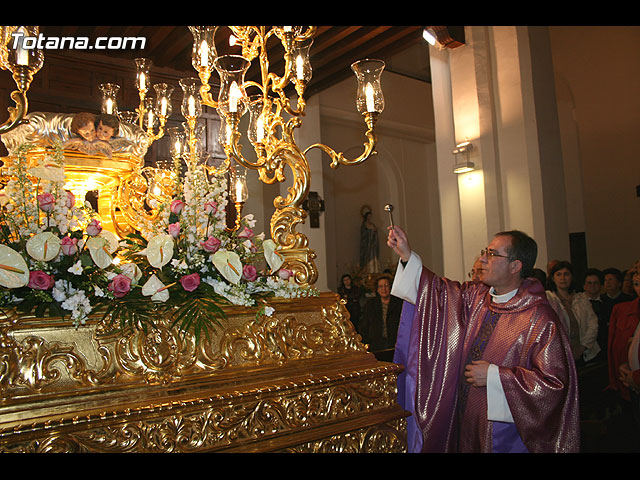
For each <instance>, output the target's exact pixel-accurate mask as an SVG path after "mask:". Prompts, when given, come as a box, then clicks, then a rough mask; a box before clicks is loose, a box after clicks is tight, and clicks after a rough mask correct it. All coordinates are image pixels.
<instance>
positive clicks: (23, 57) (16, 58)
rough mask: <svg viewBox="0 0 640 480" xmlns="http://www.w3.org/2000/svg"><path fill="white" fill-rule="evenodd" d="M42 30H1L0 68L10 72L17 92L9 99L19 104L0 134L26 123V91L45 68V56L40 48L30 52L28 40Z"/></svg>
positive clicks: (27, 106) (10, 108) (23, 27)
mask: <svg viewBox="0 0 640 480" xmlns="http://www.w3.org/2000/svg"><path fill="white" fill-rule="evenodd" d="M39 32H40V27H36V26H29V27H26V26H20V27H18V26H2V27H0V68H1V69H2V70H9V71H10V72H11V73H12V74H13V80H14V82H15V84H16V87H17V88H18V89H17V90H15V91H13V92H12V93H11V95H10V98H11V100H13V101H14V102H15V104H16V106H15V107H9V119H8V120H7V121H6V122H4V123H3V124H2V125H0V134H5V133H7V132H9V131H11V130H13V129H14V128H16V127H17V126H18V125H22V124H23V123H25V121H26V120H25V116H26V115H27V112H28V110H29V105H28V101H27V90H29V86H30V85H31V81H32V80H33V76H34V75H35V74H36V73H37V72H38V71H39V70H40V68H42V64H43V63H44V53H43V52H42V50H40V49H38V48H34V47H35V46H34V45H32V48H28V47H27V45H26V40H27V38H29V39H30V40H33V39H34V38H36V37H38V35H39Z"/></svg>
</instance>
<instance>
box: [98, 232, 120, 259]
mask: <svg viewBox="0 0 640 480" xmlns="http://www.w3.org/2000/svg"><path fill="white" fill-rule="evenodd" d="M98 237H102V238H104V239H105V240H106V241H107V251H108V252H109V253H110V254H111V255H113V254H114V253H116V250H118V247H119V240H118V237H117V236H116V234H115V233H113V232H110V231H109V230H104V229H103V230H102V231H101V232H100V233H99V234H98Z"/></svg>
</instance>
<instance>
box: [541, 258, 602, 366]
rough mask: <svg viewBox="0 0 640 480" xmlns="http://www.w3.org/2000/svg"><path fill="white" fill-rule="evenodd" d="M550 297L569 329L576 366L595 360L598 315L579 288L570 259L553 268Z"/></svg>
mask: <svg viewBox="0 0 640 480" xmlns="http://www.w3.org/2000/svg"><path fill="white" fill-rule="evenodd" d="M547 298H548V299H549V303H550V304H551V306H552V307H553V309H554V310H555V311H556V313H557V314H558V317H560V320H561V321H562V323H563V324H564V326H565V328H566V329H567V334H568V337H569V343H570V344H571V351H572V352H573V358H574V360H575V361H576V365H578V366H580V365H583V364H584V363H586V362H588V361H590V360H592V359H594V358H595V357H596V355H598V353H599V352H600V346H599V345H598V342H597V337H598V317H597V316H596V314H595V312H594V311H593V307H592V306H591V302H589V299H588V298H587V297H586V295H585V294H583V293H578V292H576V291H575V286H574V283H573V269H572V267H571V264H570V263H569V262H566V261H560V262H557V263H555V264H554V265H553V266H552V267H551V270H550V272H549V290H547Z"/></svg>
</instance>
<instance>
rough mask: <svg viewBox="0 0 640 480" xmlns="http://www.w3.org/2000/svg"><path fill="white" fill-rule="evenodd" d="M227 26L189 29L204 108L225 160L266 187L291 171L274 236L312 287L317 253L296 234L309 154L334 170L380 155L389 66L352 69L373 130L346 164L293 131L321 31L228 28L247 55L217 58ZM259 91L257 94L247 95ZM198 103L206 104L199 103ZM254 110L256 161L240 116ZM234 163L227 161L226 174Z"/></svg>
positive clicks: (373, 63)
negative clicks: (280, 50)
mask: <svg viewBox="0 0 640 480" xmlns="http://www.w3.org/2000/svg"><path fill="white" fill-rule="evenodd" d="M220 28H222V27H218V26H202V27H195V26H192V27H189V29H190V30H191V33H192V34H193V49H192V56H191V57H192V65H193V66H194V68H195V69H196V71H197V72H198V76H199V79H200V88H199V92H200V100H201V103H202V104H204V105H207V106H210V107H213V108H216V109H217V111H218V113H219V115H220V117H221V119H222V120H224V125H221V130H223V131H224V133H225V136H226V139H225V142H224V143H223V145H224V149H225V153H226V157H227V162H228V161H229V160H230V159H232V160H234V162H235V163H237V164H238V165H240V166H242V167H244V168H247V169H252V170H256V171H257V172H258V176H259V178H260V180H261V181H263V182H264V183H267V184H273V183H275V182H283V181H284V180H285V179H286V178H285V174H284V171H285V168H288V169H290V170H291V172H292V187H290V188H289V189H288V195H287V196H286V197H282V196H278V197H276V198H275V199H274V206H275V208H276V211H275V213H274V214H273V216H272V218H271V237H272V238H273V240H274V241H275V242H276V244H277V245H278V247H279V252H280V253H281V254H282V256H283V257H284V258H285V266H286V267H287V268H289V269H291V270H293V271H294V273H295V280H296V282H298V283H299V284H303V285H304V284H313V283H315V281H316V280H317V270H316V266H315V262H314V258H315V253H314V252H313V251H312V250H311V249H310V248H309V245H308V239H307V237H306V236H305V235H304V234H302V233H300V232H297V231H296V228H297V226H298V224H300V223H303V222H304V220H305V217H306V212H305V211H304V209H303V208H302V203H303V202H304V200H305V199H306V197H307V195H308V193H309V186H310V168H309V164H308V161H307V152H308V151H309V150H310V149H312V148H318V149H320V150H322V151H324V152H325V153H326V154H327V155H329V157H330V158H331V164H330V166H331V167H332V168H337V167H338V166H339V165H355V164H359V163H361V162H364V161H365V160H367V159H368V158H370V157H371V156H372V155H374V154H375V146H376V142H377V139H376V135H375V132H374V128H375V123H376V120H377V117H378V115H379V114H380V113H381V112H382V110H383V108H384V97H383V94H382V89H381V86H380V75H381V73H382V70H383V68H384V62H382V61H380V60H362V61H359V62H355V63H354V64H353V65H352V66H351V68H352V70H353V71H354V73H355V75H356V77H357V80H358V94H357V99H356V106H357V109H358V111H359V112H360V113H362V115H363V116H364V121H365V124H366V127H367V130H366V132H365V136H366V138H367V141H366V143H365V144H364V150H363V152H362V154H361V155H360V156H358V157H357V158H355V159H347V158H346V157H345V156H344V154H343V153H340V152H336V151H335V150H333V149H332V148H330V147H328V146H326V145H323V144H314V145H311V146H309V147H308V148H306V149H305V150H302V149H300V148H299V147H298V145H297V144H296V141H295V139H294V131H295V129H296V128H299V127H300V126H301V125H302V116H303V115H304V110H305V99H304V92H305V88H306V85H307V83H308V82H309V80H310V78H311V75H312V68H311V64H310V62H309V50H310V47H311V45H312V43H313V36H314V34H315V31H316V27H313V26H308V27H301V26H274V27H265V26H230V27H228V28H229V29H230V30H231V33H232V35H233V38H234V40H235V44H236V45H237V46H238V47H240V48H241V55H223V56H218V54H217V50H216V43H215V35H216V33H217V32H218V30H219V29H220ZM274 35H275V37H277V38H278V39H279V40H280V42H281V43H282V46H283V47H284V73H283V75H282V76H278V75H276V74H275V73H274V72H270V71H269V59H268V56H267V42H268V41H270V40H271V39H272V37H273V36H274ZM254 60H256V61H257V62H258V64H259V69H260V78H259V80H257V81H256V80H251V81H245V74H246V72H247V70H248V69H249V67H250V65H251V63H252V62H253V61H254ZM214 69H215V70H216V72H217V74H218V76H219V80H220V84H219V92H218V97H217V99H214V98H213V95H212V93H211V86H210V83H209V82H210V79H211V74H212V73H213V70H214ZM289 85H292V86H293V89H294V90H295V92H296V97H297V98H296V103H295V107H294V106H293V103H292V102H291V101H290V99H289V98H288V96H287V93H286V91H285V90H286V89H287V87H288V86H289ZM252 89H255V90H256V93H255V94H254V95H248V93H247V91H248V90H252ZM198 104H200V102H198ZM246 112H249V115H250V120H249V127H248V130H247V137H248V139H249V141H250V143H251V144H252V146H253V150H254V153H255V159H249V158H247V157H246V156H245V155H243V153H242V152H241V148H240V140H241V133H240V131H239V124H240V119H241V117H242V116H243V115H244V114H245V113H246ZM228 165H229V163H227V168H228Z"/></svg>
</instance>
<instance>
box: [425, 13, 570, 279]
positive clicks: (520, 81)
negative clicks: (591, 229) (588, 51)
mask: <svg viewBox="0 0 640 480" xmlns="http://www.w3.org/2000/svg"><path fill="white" fill-rule="evenodd" d="M430 54H431V67H432V81H433V92H434V104H435V105H436V110H435V117H436V138H437V139H438V140H437V142H438V168H439V172H438V176H439V181H440V185H439V186H440V196H441V205H442V219H443V236H444V238H443V244H444V245H448V250H447V249H445V251H444V252H443V254H444V256H445V262H444V264H445V270H446V271H445V275H446V276H451V278H455V279H460V280H463V279H465V273H464V272H467V271H469V270H470V268H471V266H472V264H473V261H474V258H475V256H476V255H477V254H478V253H479V251H480V250H481V249H482V248H483V247H485V246H486V244H487V243H488V242H489V241H490V240H491V238H493V235H494V234H495V233H496V232H498V231H501V230H511V229H519V230H523V231H525V232H526V233H528V234H529V235H531V236H533V237H534V238H535V239H536V241H537V242H538V247H539V254H538V262H537V266H538V267H540V268H543V269H544V268H545V267H546V262H547V260H548V259H549V258H569V248H568V245H569V243H568V240H569V235H568V226H567V206H566V197H565V188H564V173H563V164H562V153H561V145H560V138H559V129H558V114H557V107H556V101H555V90H554V88H555V86H554V77H553V65H552V62H551V54H550V49H549V38H548V31H547V29H546V28H545V27H535V28H534V27H509V26H498V27H482V26H478V27H476V26H473V27H466V29H465V45H463V46H461V47H458V48H455V49H447V50H440V51H439V50H437V49H435V48H431V52H430ZM463 141H470V142H471V143H472V144H473V148H472V149H471V151H470V154H469V160H470V161H472V162H473V163H474V164H475V167H476V170H475V171H473V172H469V173H464V174H459V175H456V174H454V173H453V171H452V170H453V165H454V163H455V160H454V155H453V154H452V149H453V148H454V147H455V145H456V144H457V143H461V142H463ZM456 206H457V207H458V211H457V212H455V207H456ZM456 250H457V251H456ZM460 262H462V263H463V268H460V265H459V263H460Z"/></svg>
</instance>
